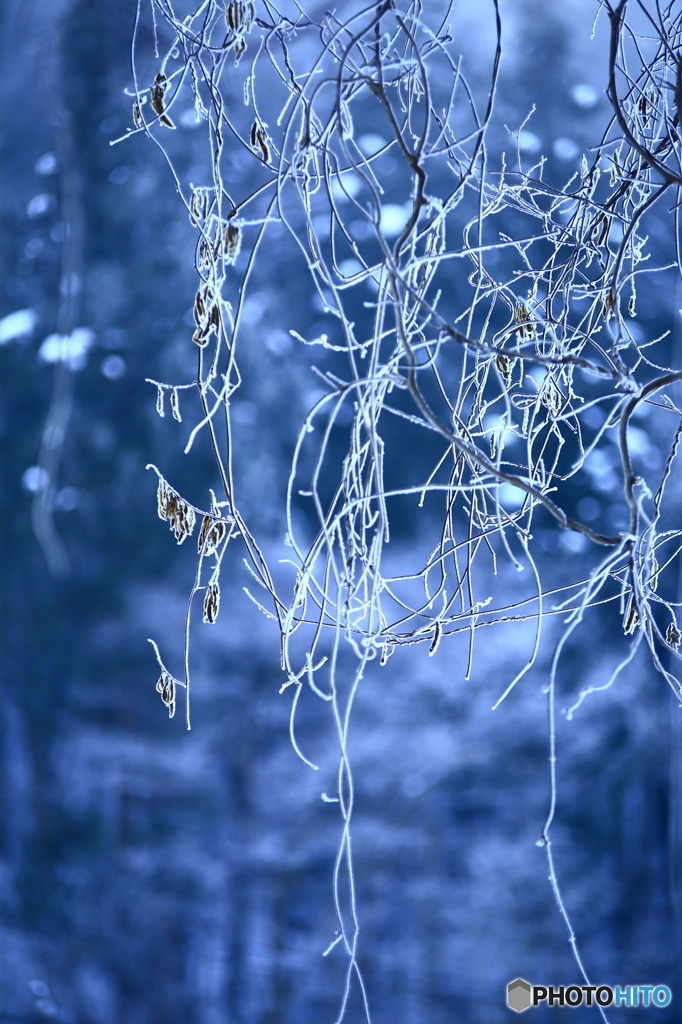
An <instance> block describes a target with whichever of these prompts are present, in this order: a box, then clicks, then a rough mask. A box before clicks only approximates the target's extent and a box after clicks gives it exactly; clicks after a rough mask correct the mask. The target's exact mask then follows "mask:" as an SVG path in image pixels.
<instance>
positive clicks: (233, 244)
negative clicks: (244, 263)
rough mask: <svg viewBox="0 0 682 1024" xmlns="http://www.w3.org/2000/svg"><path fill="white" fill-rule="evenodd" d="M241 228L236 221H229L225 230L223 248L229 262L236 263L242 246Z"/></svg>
mask: <svg viewBox="0 0 682 1024" xmlns="http://www.w3.org/2000/svg"><path fill="white" fill-rule="evenodd" d="M241 236H242V233H241V229H240V227H239V225H238V224H235V222H234V221H232V220H231V221H228V222H227V225H226V227H225V229H224V230H223V249H224V252H225V259H226V260H227V262H228V263H234V261H235V260H236V259H237V256H238V255H239V250H240V248H241V244H242V242H241Z"/></svg>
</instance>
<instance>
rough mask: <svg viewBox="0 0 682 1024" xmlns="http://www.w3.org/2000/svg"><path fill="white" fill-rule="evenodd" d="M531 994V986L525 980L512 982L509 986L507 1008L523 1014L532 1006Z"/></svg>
mask: <svg viewBox="0 0 682 1024" xmlns="http://www.w3.org/2000/svg"><path fill="white" fill-rule="evenodd" d="M530 992H531V988H530V985H529V984H528V982H527V981H524V980H523V978H517V979H516V981H510V982H509V984H508V985H507V1006H508V1007H509V1009H510V1010H515V1011H516V1012H517V1013H523V1011H524V1010H527V1009H528V1007H529V1006H530V1004H531V998H530Z"/></svg>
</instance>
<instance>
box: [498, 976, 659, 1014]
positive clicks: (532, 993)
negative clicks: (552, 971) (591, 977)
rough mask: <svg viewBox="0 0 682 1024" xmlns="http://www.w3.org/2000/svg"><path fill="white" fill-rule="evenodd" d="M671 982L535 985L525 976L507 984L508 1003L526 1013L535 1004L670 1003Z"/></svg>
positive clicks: (513, 1008)
mask: <svg viewBox="0 0 682 1024" xmlns="http://www.w3.org/2000/svg"><path fill="white" fill-rule="evenodd" d="M671 999H672V992H671V991H670V989H669V988H668V986H667V985H615V986H611V985H558V986H556V987H555V986H554V985H531V984H530V982H528V981H525V980H524V979H523V978H517V979H516V981H510V982H509V984H508V985H507V1006H508V1007H509V1009H510V1010H515V1011H516V1013H523V1011H524V1010H528V1009H530V1007H531V1006H539V1005H540V1004H541V1003H546V1004H547V1006H582V1005H583V1004H584V1005H585V1006H594V1005H596V1006H611V1005H612V1004H613V1005H614V1006H661V1007H663V1006H667V1005H668V1004H669V1002H670V1000H671Z"/></svg>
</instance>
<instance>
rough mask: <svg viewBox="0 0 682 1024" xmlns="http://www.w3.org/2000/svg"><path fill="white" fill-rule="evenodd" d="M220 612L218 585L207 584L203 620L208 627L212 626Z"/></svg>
mask: <svg viewBox="0 0 682 1024" xmlns="http://www.w3.org/2000/svg"><path fill="white" fill-rule="evenodd" d="M219 611H220V585H219V584H218V583H209V585H208V586H207V587H206V593H205V594H204V619H203V621H204V622H206V623H207V624H208V625H209V626H212V625H213V623H214V622H215V620H216V619H217V618H218V612H219Z"/></svg>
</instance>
